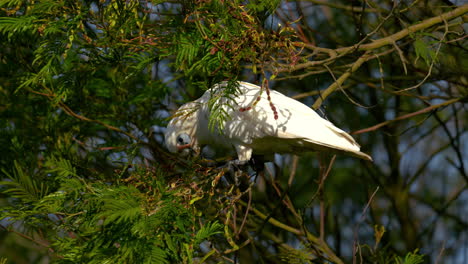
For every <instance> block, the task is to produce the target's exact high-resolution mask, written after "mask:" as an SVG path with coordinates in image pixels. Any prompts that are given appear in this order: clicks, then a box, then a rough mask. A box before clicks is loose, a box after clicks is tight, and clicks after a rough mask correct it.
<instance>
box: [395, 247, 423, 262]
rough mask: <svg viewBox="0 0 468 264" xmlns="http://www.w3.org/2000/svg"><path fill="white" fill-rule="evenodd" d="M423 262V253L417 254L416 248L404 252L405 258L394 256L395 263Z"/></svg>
mask: <svg viewBox="0 0 468 264" xmlns="http://www.w3.org/2000/svg"><path fill="white" fill-rule="evenodd" d="M423 262H424V255H421V254H418V249H415V250H414V251H413V252H409V253H408V254H406V256H405V258H404V259H402V258H401V257H398V256H396V257H395V264H420V263H423Z"/></svg>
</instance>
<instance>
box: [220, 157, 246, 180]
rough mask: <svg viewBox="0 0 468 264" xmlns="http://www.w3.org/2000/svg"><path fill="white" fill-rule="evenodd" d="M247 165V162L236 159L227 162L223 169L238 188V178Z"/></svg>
mask: <svg viewBox="0 0 468 264" xmlns="http://www.w3.org/2000/svg"><path fill="white" fill-rule="evenodd" d="M248 165H249V164H248V161H241V160H238V159H236V160H231V161H228V162H227V163H226V165H225V166H223V167H225V168H227V172H228V174H229V175H230V176H231V179H233V180H234V183H235V184H236V185H237V186H239V184H240V183H239V178H240V177H241V176H242V173H243V172H244V171H245V170H247V166H248Z"/></svg>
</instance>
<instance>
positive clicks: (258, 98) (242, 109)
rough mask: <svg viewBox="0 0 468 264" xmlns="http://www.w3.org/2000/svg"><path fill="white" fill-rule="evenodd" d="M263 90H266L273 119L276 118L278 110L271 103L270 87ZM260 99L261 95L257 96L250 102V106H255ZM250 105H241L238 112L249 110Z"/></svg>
mask: <svg viewBox="0 0 468 264" xmlns="http://www.w3.org/2000/svg"><path fill="white" fill-rule="evenodd" d="M265 90H266V93H267V99H268V102H270V108H271V110H272V111H273V115H274V117H275V120H278V111H276V107H275V105H274V104H273V102H272V101H271V96H270V89H268V88H266V89H265ZM260 99H261V96H258V97H257V99H255V102H254V103H253V104H252V106H255V105H256V104H257V103H258V102H259V101H260ZM252 106H248V107H241V108H239V112H245V111H249V110H251V109H252Z"/></svg>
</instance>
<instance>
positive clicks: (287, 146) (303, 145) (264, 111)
mask: <svg viewBox="0 0 468 264" xmlns="http://www.w3.org/2000/svg"><path fill="white" fill-rule="evenodd" d="M226 85H227V83H225V82H223V83H220V84H217V85H215V87H213V88H212V89H211V90H208V91H206V92H205V94H203V96H202V97H200V98H199V99H197V100H195V101H193V102H189V103H187V104H185V105H183V106H181V107H180V108H179V110H178V111H177V113H176V114H175V115H174V117H173V118H172V120H171V121H170V122H169V124H168V126H167V130H166V133H165V140H166V145H167V148H168V149H169V151H171V152H174V153H175V152H181V153H183V154H186V153H188V150H189V149H191V150H193V151H195V153H197V154H199V153H200V148H201V147H202V146H204V145H209V146H211V147H212V148H214V149H215V150H217V151H222V152H223V153H227V152H230V151H235V152H236V153H237V157H238V160H239V161H240V162H247V161H248V160H249V159H250V158H251V156H252V154H256V155H271V154H272V153H292V154H299V153H302V152H308V151H324V152H332V153H344V154H348V155H351V156H355V157H359V158H362V159H365V160H370V161H371V160H372V158H371V157H370V156H369V155H367V154H365V153H363V152H361V151H360V146H359V144H358V143H356V141H355V140H354V139H353V138H352V137H351V136H350V135H349V134H347V133H346V132H344V131H343V130H341V129H339V128H337V127H336V126H334V125H333V124H332V123H331V122H329V121H327V120H325V119H323V118H322V117H320V116H319V115H318V114H317V113H316V112H315V111H314V110H312V109H311V108H310V107H308V106H306V105H304V104H302V103H301V102H299V101H296V100H294V99H292V98H290V97H287V96H285V95H283V94H281V93H279V92H276V91H273V90H271V91H270V93H269V95H266V93H261V88H260V87H259V86H257V85H254V84H251V83H247V82H239V94H237V95H236V96H235V98H234V99H233V100H230V99H229V98H224V97H221V98H220V99H218V100H219V103H220V104H221V106H220V107H224V108H223V110H224V111H225V112H226V113H228V115H229V117H230V119H229V120H226V121H225V123H224V126H223V128H222V129H221V130H220V131H219V130H218V129H214V130H210V129H209V128H208V123H209V116H210V110H209V107H208V101H209V100H210V97H211V96H212V90H213V91H216V90H218V91H219V89H224V87H226ZM259 96H260V100H258V97H259ZM268 96H270V98H271V99H270V100H268V98H267V97H268ZM254 102H256V103H255V105H254ZM271 102H273V104H274V106H275V108H274V111H273V110H272V105H271ZM228 104H230V105H231V107H229V106H228ZM232 104H234V105H232ZM252 105H254V106H253V107H251V106H252ZM245 109H248V110H245Z"/></svg>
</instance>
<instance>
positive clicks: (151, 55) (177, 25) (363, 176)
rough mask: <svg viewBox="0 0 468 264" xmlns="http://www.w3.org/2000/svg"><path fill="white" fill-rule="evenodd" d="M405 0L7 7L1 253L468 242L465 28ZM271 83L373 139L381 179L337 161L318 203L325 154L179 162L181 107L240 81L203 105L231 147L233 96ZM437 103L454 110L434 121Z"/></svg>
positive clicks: (329, 251)
mask: <svg viewBox="0 0 468 264" xmlns="http://www.w3.org/2000/svg"><path fill="white" fill-rule="evenodd" d="M315 2H317V1H315ZM371 2H372V1H371ZM407 2H408V3H406V2H405V1H399V2H398V3H396V4H395V5H393V8H394V9H392V11H391V12H390V13H389V10H388V6H387V5H386V2H383V1H380V2H379V1H377V2H375V3H371V5H372V6H368V5H362V6H359V5H355V3H352V4H350V3H349V2H348V1H320V3H322V4H320V5H319V4H315V3H302V2H295V1H279V0H275V1H267V0H253V1H241V0H234V1H223V0H210V1H185V0H184V1H178V0H176V1H137V0H130V1H124V0H117V1H104V0H100V1H68V0H37V1H24V0H0V50H1V52H0V146H1V149H0V157H1V158H0V172H1V173H0V205H1V210H0V221H1V225H0V254H5V257H6V258H7V259H8V262H12V263H26V262H29V263H43V262H46V261H49V262H54V263H106V262H107V263H204V262H206V263H219V262H225V261H227V260H226V259H229V261H238V262H242V263H243V262H245V261H246V260H248V261H250V262H253V261H256V262H264V263H270V262H271V263H276V262H278V259H282V260H284V261H287V262H291V263H308V262H311V263H318V262H320V263H321V262H327V263H328V262H336V263H341V262H345V263H347V262H349V260H350V258H351V257H353V256H351V255H352V252H350V249H351V250H352V248H353V247H352V245H353V244H354V243H355V242H356V243H358V244H359V245H360V250H361V251H360V252H359V253H362V258H363V262H364V263H367V262H369V263H370V262H372V263H374V262H375V263H398V264H401V263H405V264H410V263H413V264H415V263H421V262H422V260H423V257H422V256H423V255H421V254H418V252H416V251H413V250H414V249H415V248H421V252H424V253H425V254H429V253H427V252H430V251H431V250H433V248H434V247H435V246H437V243H439V242H440V241H438V240H437V239H435V238H438V237H440V236H439V234H438V233H437V232H436V231H437V230H442V229H443V230H444V232H446V234H450V236H451V237H452V238H453V240H454V241H458V240H460V239H463V238H464V236H465V235H466V232H463V231H461V230H465V229H466V228H463V227H465V226H466V223H465V222H466V221H464V220H463V217H461V215H460V213H459V212H462V211H463V210H462V209H464V207H463V205H464V204H466V203H465V200H464V199H465V198H463V197H464V196H463V195H460V194H461V193H463V191H464V189H463V188H461V187H462V186H465V185H464V183H465V182H466V175H465V174H464V173H465V172H464V169H466V167H467V166H466V164H465V165H464V162H465V161H464V160H463V142H465V141H466V140H464V139H465V137H466V133H464V132H466V129H465V128H463V122H462V120H464V119H463V116H465V115H466V111H465V110H464V109H465V108H466V107H465V106H464V105H463V104H465V103H466V100H464V98H463V96H465V97H466V94H467V91H466V86H467V85H466V84H467V80H466V77H465V76H468V75H467V72H466V69H468V67H464V65H468V60H467V58H468V56H466V49H465V48H464V47H466V38H464V37H463V36H464V35H466V34H464V33H465V32H464V28H463V24H461V23H462V22H461V21H462V19H460V18H459V17H457V18H456V17H453V18H454V19H445V20H443V21H441V22H439V23H436V24H431V25H430V26H425V25H424V24H421V23H423V22H424V21H426V20H427V19H429V18H431V17H432V18H434V19H438V18H440V17H441V16H440V14H442V13H444V12H447V11H449V10H455V9H456V8H458V7H456V6H447V5H446V3H445V2H444V1H439V0H437V1H407ZM409 2H411V4H409ZM362 3H364V2H362ZM351 10H352V11H351ZM421 10H425V12H421ZM426 11H427V12H426ZM459 16H462V15H459ZM416 24H418V25H420V26H421V27H424V28H423V29H420V30H419V29H418V30H417V32H414V33H411V34H409V33H408V32H407V31H406V30H407V29H408V28H409V26H408V25H416ZM422 31H424V32H422ZM397 32H400V33H399V35H398V36H401V35H404V34H407V36H404V37H403V38H399V39H398V40H397V41H395V42H394V43H391V44H388V43H387V44H385V45H380V43H382V39H384V40H385V39H386V38H387V37H394V34H395V33H397ZM387 40H388V39H387ZM379 45H380V46H379ZM372 46H378V47H377V48H372ZM439 47H440V49H439ZM436 53H437V55H438V56H436ZM358 59H360V60H361V61H362V60H364V62H362V64H359V65H361V66H359V65H358V63H356V62H358ZM431 65H433V69H432V71H431V72H428V68H429V66H431ZM426 76H427V78H426ZM262 79H263V80H266V81H270V83H269V85H270V86H275V87H271V88H274V89H278V90H280V91H281V92H284V93H285V94H288V95H290V96H294V95H296V96H298V98H299V97H300V98H301V100H302V99H303V100H304V103H306V104H308V105H310V104H311V103H312V102H313V101H314V99H317V98H324V99H325V98H326V99H327V100H326V102H325V104H323V105H322V106H324V110H325V111H324V112H326V113H327V118H330V120H332V121H333V122H334V123H335V124H337V125H338V126H339V127H342V128H343V129H344V130H346V131H356V130H359V129H362V128H366V127H367V128H371V129H369V130H368V132H365V133H357V134H356V137H357V139H358V142H359V143H361V144H362V146H363V149H364V150H365V151H366V152H367V150H369V152H373V156H374V159H375V163H374V164H368V163H359V162H357V161H356V160H353V159H346V158H344V157H338V158H337V159H336V162H335V164H334V166H333V169H332V170H331V172H330V175H329V176H328V178H327V179H326V181H325V183H324V185H323V186H322V187H323V188H321V187H319V185H318V184H317V183H319V182H320V175H319V172H318V169H317V168H318V166H319V164H318V163H317V162H316V156H315V155H312V154H310V155H305V156H302V157H301V159H300V160H299V161H298V162H297V163H294V162H291V161H292V160H293V159H292V158H291V157H287V156H286V157H281V158H280V157H275V162H276V163H275V164H274V166H268V167H267V170H266V171H265V173H258V174H257V173H256V172H253V171H249V173H240V174H242V176H241V177H239V178H236V179H234V178H233V177H232V176H233V175H231V174H230V173H229V172H226V170H224V168H223V167H216V166H218V165H220V164H219V162H218V161H219V160H217V161H208V162H207V161H205V160H199V159H196V158H194V159H192V158H187V157H183V158H180V157H176V156H173V155H171V154H169V153H167V151H166V150H165V149H164V143H163V140H162V139H163V132H164V129H162V127H164V126H165V125H166V124H167V121H168V116H169V115H170V114H171V113H173V110H174V109H175V108H176V107H177V106H179V105H181V104H182V103H185V102H186V101H189V100H193V99H195V98H197V97H198V96H199V95H200V94H202V93H203V92H204V91H206V90H207V89H210V88H212V87H213V85H214V84H216V83H219V82H225V83H226V89H223V90H222V92H220V91H217V90H213V96H212V98H211V99H210V100H209V104H208V106H209V107H210V110H211V116H210V120H209V127H210V129H212V130H216V129H219V130H220V129H222V128H223V124H224V122H225V121H226V120H228V119H229V116H228V115H227V111H226V110H227V109H228V108H229V107H232V106H231V105H230V101H231V99H232V98H233V96H235V94H236V91H237V87H236V80H248V81H252V80H254V82H259V81H261V80H262ZM336 79H345V82H344V83H342V85H341V87H339V89H335V90H334V91H335V92H332V93H326V92H325V91H329V90H328V89H327V87H331V86H332V84H333V83H335V80H336ZM273 80H274V81H273ZM415 84H417V87H415ZM405 87H411V89H405ZM323 89H326V90H323ZM401 89H404V90H401ZM342 92H343V93H342ZM329 95H330V96H329ZM311 96H312V97H311ZM314 96H315V97H314ZM440 100H444V101H445V100H447V101H449V102H450V101H451V100H454V101H452V102H453V103H451V104H450V106H449V107H445V106H444V107H440V108H434V109H430V111H429V110H428V109H424V110H423V108H426V107H431V106H434V105H435V104H437V103H439V102H440ZM463 100H464V101H463ZM272 103H273V104H274V103H275V102H272ZM355 103H356V104H355ZM357 104H362V105H365V106H366V107H365V108H362V107H359V106H357ZM421 110H423V111H421ZM413 114H417V115H418V116H421V118H419V119H416V120H417V122H415V121H414V120H413V119H412V117H413ZM397 117H400V119H398V120H397V119H395V118H397ZM401 117H404V118H401ZM410 119H411V120H410ZM414 124H416V125H414ZM375 125H377V126H378V127H379V128H378V129H377V128H375ZM413 125H414V126H413ZM361 132H362V131H361ZM441 133H445V134H441ZM420 142H422V143H420ZM427 142H429V143H430V144H426V143H427ZM434 151H435V152H434ZM222 161H223V162H224V161H225V160H222ZM465 163H466V162H465ZM213 164H216V166H215V167H213V166H211V165H213ZM252 175H253V176H255V178H252ZM428 175H429V176H430V177H428ZM236 183H238V184H236ZM377 186H379V188H380V190H379V192H378V193H377V194H376V195H375V197H374V198H373V199H372V201H370V195H371V194H372V193H373V192H374V190H375V188H376V187H377ZM465 189H466V188H465ZM368 203H369V207H366V206H367V204H368ZM363 208H368V209H367V211H366V212H363ZM428 216H429V217H428ZM427 219H435V220H434V221H432V220H431V222H429V221H428V220H427ZM356 227H360V229H359V230H358V231H356V232H357V234H356V235H355V234H354V230H357V229H358V228H356ZM373 227H375V228H373ZM436 227H437V228H436ZM351 231H353V232H351ZM321 232H323V235H324V237H323V240H322V239H318V238H317V237H318V234H320V233H321ZM316 236H317V237H316ZM357 238H358V240H359V241H356V239H357ZM457 239H458V240H457ZM462 244H463V243H453V248H451V250H447V251H446V253H447V256H448V257H452V259H453V258H454V256H457V254H458V252H459V251H460V250H462V249H463V248H462V247H461V246H459V245H462ZM298 245H299V246H298ZM370 245H373V246H370ZM294 246H296V247H294ZM26 250H29V252H28V253H23V251H26ZM341 250H343V252H341ZM346 250H347V251H346ZM407 252H412V253H408V254H407ZM26 256H27V257H26ZM397 256H398V257H397ZM402 256H405V257H402ZM22 257H24V258H22ZM42 258H45V259H42ZM427 258H428V259H429V258H433V256H429V255H428V256H427ZM1 262H7V261H6V259H1V260H0V263H1Z"/></svg>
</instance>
